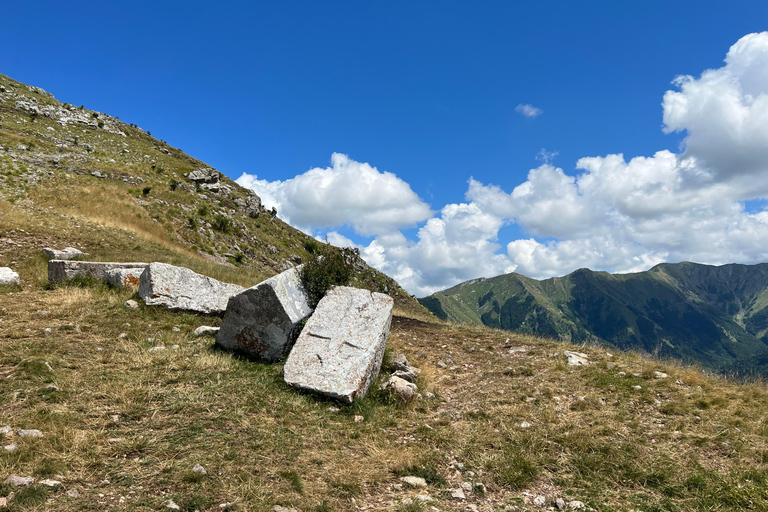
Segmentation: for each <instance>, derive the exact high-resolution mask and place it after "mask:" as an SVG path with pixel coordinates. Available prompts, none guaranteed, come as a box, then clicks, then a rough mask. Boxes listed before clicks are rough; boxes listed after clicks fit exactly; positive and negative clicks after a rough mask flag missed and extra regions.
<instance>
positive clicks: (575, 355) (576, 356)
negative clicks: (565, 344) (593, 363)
mask: <svg viewBox="0 0 768 512" xmlns="http://www.w3.org/2000/svg"><path fill="white" fill-rule="evenodd" d="M563 354H565V357H567V358H568V366H586V365H588V364H589V361H588V357H589V356H587V354H582V353H581V352H571V351H569V350H566V351H564V352H563Z"/></svg>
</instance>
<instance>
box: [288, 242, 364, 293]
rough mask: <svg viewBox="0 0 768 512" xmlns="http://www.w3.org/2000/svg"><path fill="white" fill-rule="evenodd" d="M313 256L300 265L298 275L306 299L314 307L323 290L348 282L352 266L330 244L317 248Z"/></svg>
mask: <svg viewBox="0 0 768 512" xmlns="http://www.w3.org/2000/svg"><path fill="white" fill-rule="evenodd" d="M313 256H314V257H313V258H312V259H311V260H310V261H308V262H307V263H305V264H304V266H302V267H301V270H300V271H299V277H300V278H301V283H302V284H303V285H304V289H305V290H306V291H307V301H308V302H309V305H310V306H311V307H313V308H314V307H316V306H317V303H318V302H320V299H322V298H323V295H325V292H327V291H328V290H330V289H331V288H333V287H334V286H344V285H345V284H347V283H349V278H350V277H351V276H352V268H351V267H350V266H349V265H348V264H347V262H346V261H345V260H344V256H342V254H341V252H340V251H338V250H337V249H335V248H332V247H330V246H326V247H324V248H322V249H319V250H318V251H316V252H315V253H314V255H313Z"/></svg>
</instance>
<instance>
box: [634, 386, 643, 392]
mask: <svg viewBox="0 0 768 512" xmlns="http://www.w3.org/2000/svg"><path fill="white" fill-rule="evenodd" d="M632 389H634V390H635V391H640V390H641V389H643V386H640V385H635V386H632Z"/></svg>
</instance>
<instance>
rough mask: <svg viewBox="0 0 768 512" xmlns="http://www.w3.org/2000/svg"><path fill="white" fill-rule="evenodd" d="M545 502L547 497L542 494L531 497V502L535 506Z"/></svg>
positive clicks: (540, 505) (541, 505)
mask: <svg viewBox="0 0 768 512" xmlns="http://www.w3.org/2000/svg"><path fill="white" fill-rule="evenodd" d="M546 503H547V498H545V497H544V496H536V497H535V498H533V504H534V505H536V506H537V507H543V506H544V505H546Z"/></svg>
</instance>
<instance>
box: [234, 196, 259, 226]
mask: <svg viewBox="0 0 768 512" xmlns="http://www.w3.org/2000/svg"><path fill="white" fill-rule="evenodd" d="M234 202H235V204H236V205H237V207H238V208H240V209H241V210H242V211H243V213H245V214H246V215H248V216H249V217H251V218H254V219H255V218H257V217H258V216H259V214H260V213H261V198H260V197H259V196H257V195H256V193H255V192H253V191H252V190H248V196H247V197H246V198H245V199H240V198H239V197H238V198H235V200H234Z"/></svg>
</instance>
